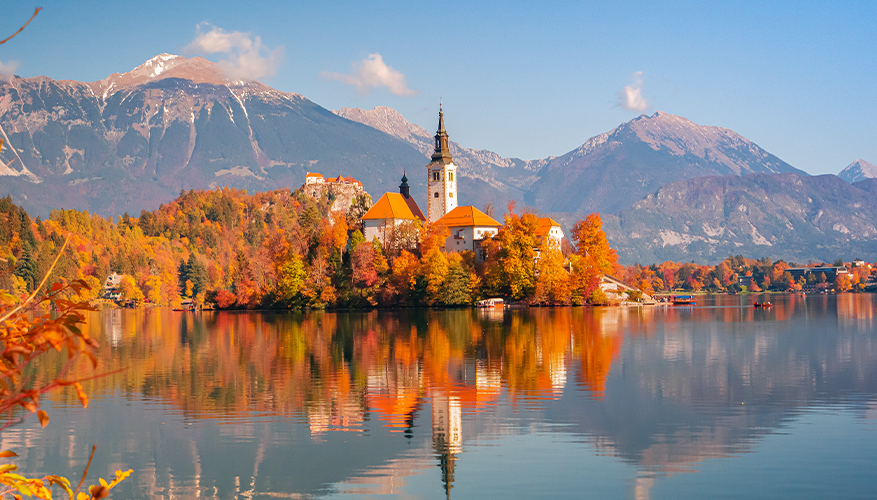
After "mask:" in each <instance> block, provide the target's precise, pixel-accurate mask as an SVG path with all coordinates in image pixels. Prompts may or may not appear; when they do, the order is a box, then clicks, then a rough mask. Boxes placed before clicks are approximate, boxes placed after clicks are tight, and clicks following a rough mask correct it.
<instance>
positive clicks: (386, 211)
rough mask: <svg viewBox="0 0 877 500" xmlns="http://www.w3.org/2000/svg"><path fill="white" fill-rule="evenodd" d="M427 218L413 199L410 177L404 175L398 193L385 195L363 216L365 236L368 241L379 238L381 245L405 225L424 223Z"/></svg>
mask: <svg viewBox="0 0 877 500" xmlns="http://www.w3.org/2000/svg"><path fill="white" fill-rule="evenodd" d="M425 221H426V218H425V217H424V216H423V212H421V211H420V207H418V206H417V203H416V202H415V201H414V198H412V197H411V193H410V187H409V186H408V177H406V176H405V175H404V174H403V175H402V184H400V185H399V192H398V193H384V195H383V196H381V198H380V199H379V200H378V201H377V203H375V204H374V205H372V207H371V208H370V209H369V210H368V212H366V213H365V215H363V216H362V223H363V236H365V239H366V240H367V241H372V240H373V239H375V238H377V239H378V241H380V242H381V244H384V245H386V244H387V242H388V241H389V240H390V239H392V238H393V237H394V236H396V232H397V231H398V230H399V229H400V227H401V226H403V225H404V224H417V223H423V222H425Z"/></svg>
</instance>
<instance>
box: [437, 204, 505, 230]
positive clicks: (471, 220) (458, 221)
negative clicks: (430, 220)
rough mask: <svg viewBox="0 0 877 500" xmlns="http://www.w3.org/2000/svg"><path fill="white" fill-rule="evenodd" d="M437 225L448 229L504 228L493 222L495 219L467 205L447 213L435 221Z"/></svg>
mask: <svg viewBox="0 0 877 500" xmlns="http://www.w3.org/2000/svg"><path fill="white" fill-rule="evenodd" d="M435 223H436V224H441V225H442V226H447V227H461V226H473V227H474V226H479V227H483V226H491V227H499V226H502V224H500V223H499V222H496V221H495V220H493V218H491V217H490V216H489V215H487V214H486V213H484V212H482V211H481V210H478V209H477V208H475V207H473V206H471V205H467V206H465V207H457V208H455V209H453V210H451V211H450V212H448V213H446V214H445V215H444V216H443V217H442V218H441V219H439V220H437V221H435Z"/></svg>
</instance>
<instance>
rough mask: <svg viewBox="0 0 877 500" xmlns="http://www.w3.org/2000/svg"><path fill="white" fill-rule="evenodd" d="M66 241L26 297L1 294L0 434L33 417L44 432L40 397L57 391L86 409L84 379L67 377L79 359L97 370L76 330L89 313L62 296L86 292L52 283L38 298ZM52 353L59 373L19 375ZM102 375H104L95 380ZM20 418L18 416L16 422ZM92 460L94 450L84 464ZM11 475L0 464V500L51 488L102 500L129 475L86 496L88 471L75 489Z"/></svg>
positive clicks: (44, 493) (58, 481)
mask: <svg viewBox="0 0 877 500" xmlns="http://www.w3.org/2000/svg"><path fill="white" fill-rule="evenodd" d="M68 241H69V238H68V240H67V241H65V242H64V245H63V246H62V247H61V249H60V251H59V252H58V256H57V257H56V258H55V261H54V262H53V263H52V266H51V267H50V268H49V271H48V272H47V273H46V275H45V277H44V278H43V280H42V281H41V282H40V284H39V286H38V287H37V288H36V289H35V290H34V291H33V293H31V294H30V295H29V296H27V297H24V298H22V297H16V296H14V295H11V294H9V293H7V292H6V291H5V290H0V349H2V351H0V416H2V417H0V418H2V419H3V421H2V423H0V430H2V429H5V428H6V427H8V426H9V425H12V424H15V423H19V422H22V421H23V420H24V419H25V418H26V417H27V416H28V415H33V414H34V413H36V414H37V418H38V419H39V421H40V424H41V425H42V426H43V427H45V426H46V425H48V423H49V415H48V413H46V412H45V411H44V410H42V409H41V408H40V398H41V397H42V395H43V394H45V393H47V392H49V391H52V390H55V389H58V388H61V387H67V386H72V387H73V388H74V390H75V391H76V395H77V397H78V398H79V401H80V403H81V404H82V406H83V407H87V406H88V395H87V394H86V393H85V391H84V390H83V388H82V385H81V384H80V382H82V381H83V380H85V379H84V378H83V379H73V380H70V379H67V378H66V375H67V373H68V372H69V369H70V368H71V367H72V366H74V365H75V363H76V361H77V359H79V357H80V356H85V357H86V358H88V359H89V360H90V362H91V364H92V368H96V367H97V358H96V357H95V356H94V353H93V352H92V351H93V349H95V348H97V347H98V342H97V341H96V340H95V339H93V338H91V337H90V336H89V335H88V333H87V332H86V331H83V330H82V329H81V328H80V326H81V325H83V324H85V315H84V312H85V311H89V310H92V308H91V307H89V305H88V304H87V303H85V302H73V301H71V300H68V299H67V298H66V297H69V296H78V295H80V294H81V292H82V291H83V290H87V289H88V288H89V287H88V285H87V284H86V283H85V281H83V280H75V281H72V282H70V283H55V284H53V285H52V286H50V287H49V288H48V290H46V291H45V292H43V294H42V295H40V291H41V290H43V287H44V286H45V284H46V281H47V280H48V276H49V275H50V274H51V272H52V271H53V270H54V268H55V265H56V264H57V263H58V259H59V258H60V256H61V255H62V254H63V252H64V249H65V248H66V247H67V243H68ZM51 351H57V352H61V351H64V352H65V353H66V356H67V361H66V362H65V363H64V365H63V366H62V368H61V369H60V370H59V372H58V373H56V374H53V375H52V376H51V379H50V380H47V381H37V380H34V379H33V378H32V377H26V376H25V375H24V370H25V368H26V367H27V366H28V365H30V364H31V362H32V361H34V360H35V359H37V358H39V357H40V356H42V355H44V354H47V353H49V352H51ZM103 375H106V374H100V375H96V376H103ZM88 378H94V377H88ZM22 413H23V416H22V417H20V418H17V417H16V415H19V414H22ZM16 456H17V455H16V454H15V453H14V452H13V451H10V450H6V451H2V452H0V458H6V459H8V458H13V457H16ZM93 457H94V447H93V448H92V455H91V458H89V461H88V463H89V465H90V464H91V459H92V458H93ZM16 470H17V467H16V465H15V464H11V463H7V464H0V485H2V486H4V487H5V489H0V498H21V495H27V496H34V497H36V498H41V499H51V498H52V491H51V489H50V488H52V487H53V486H58V487H60V488H61V489H63V490H64V492H65V493H67V496H68V497H69V498H75V499H76V500H88V499H92V498H93V499H99V498H106V497H107V496H109V492H110V490H111V489H112V488H113V487H114V486H115V485H116V484H118V483H119V481H122V480H123V479H125V477H127V476H128V475H129V474H130V473H131V471H130V470H129V471H127V472H123V471H116V478H115V479H114V480H113V481H112V482H110V483H107V482H106V481H104V480H103V479H100V484H99V485H94V486H91V487H89V489H88V493H87V494H86V493H84V492H81V491H79V490H80V489H81V487H82V483H83V482H84V480H85V475H86V474H87V472H88V466H86V469H85V472H84V473H83V476H82V481H80V483H79V486H77V488H76V489H75V490H74V489H72V488H71V486H70V481H69V480H67V479H66V478H64V477H61V476H57V475H48V476H45V477H43V478H28V477H25V476H22V475H20V474H17V473H16V472H15V471H16Z"/></svg>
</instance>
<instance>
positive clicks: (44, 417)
mask: <svg viewBox="0 0 877 500" xmlns="http://www.w3.org/2000/svg"><path fill="white" fill-rule="evenodd" d="M37 417H39V419H40V424H41V425H42V426H43V427H45V426H47V425H49V414H48V413H46V412H45V411H43V410H40V411H38V412H37Z"/></svg>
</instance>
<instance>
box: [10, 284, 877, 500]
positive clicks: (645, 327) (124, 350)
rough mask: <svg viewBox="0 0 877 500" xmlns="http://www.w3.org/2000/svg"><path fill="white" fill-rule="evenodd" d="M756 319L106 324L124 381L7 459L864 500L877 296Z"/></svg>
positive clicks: (797, 299)
mask: <svg viewBox="0 0 877 500" xmlns="http://www.w3.org/2000/svg"><path fill="white" fill-rule="evenodd" d="M761 299H763V297H757V296H707V297H699V298H698V304H697V305H696V306H694V307H678V306H677V307H672V306H670V307H667V306H650V307H645V308H580V307H579V308H556V309H548V308H543V309H506V310H505V311H502V310H499V311H495V310H490V311H485V310H472V309H458V310H378V311H369V312H309V313H275V312H264V313H263V312H201V313H180V312H173V311H171V310H169V309H147V310H106V311H102V312H99V313H93V314H91V315H90V316H89V319H88V321H89V323H88V326H87V328H88V330H89V332H90V334H91V335H93V336H95V337H97V338H99V339H100V341H101V345H102V347H101V348H100V349H99V352H98V357H99V360H100V365H99V371H104V372H113V371H116V370H119V369H123V371H121V372H117V373H112V374H110V375H108V376H106V377H103V378H98V379H96V380H93V381H89V382H87V383H86V384H84V385H85V388H86V391H87V392H88V393H89V395H90V397H91V405H90V407H89V408H88V409H82V408H81V407H79V405H78V401H77V400H76V398H75V394H73V391H70V392H69V393H67V392H58V393H55V394H53V395H52V396H51V397H50V399H51V401H47V402H46V403H45V408H46V409H47V410H48V411H49V415H50V417H51V422H50V424H49V426H48V427H46V428H45V429H42V428H40V426H39V423H38V422H37V419H36V418H35V417H30V418H29V419H28V420H27V421H26V422H25V423H24V424H19V425H16V426H13V427H10V428H7V429H6V430H4V431H3V433H2V449H12V450H14V451H16V452H17V453H18V454H19V455H20V458H19V459H17V460H16V463H17V464H18V465H19V468H20V470H23V471H27V472H28V473H29V474H42V473H58V474H63V475H66V476H68V477H70V478H71V479H73V478H76V480H78V478H79V476H80V474H81V472H82V470H83V468H84V467H85V464H86V462H87V460H88V454H89V452H90V448H91V445H92V444H96V445H97V446H98V449H97V454H96V455H95V459H94V462H93V464H92V467H91V473H90V475H89V477H90V478H91V479H92V481H96V477H97V475H100V476H102V477H108V476H111V475H112V471H113V470H115V469H128V468H131V469H133V470H134V473H133V474H132V476H131V477H130V478H128V479H127V480H125V481H124V482H123V483H121V484H120V485H119V486H118V487H117V489H116V490H114V493H113V498H117V499H126V498H132V499H134V498H198V497H205V498H223V499H226V498H340V497H345V498H348V497H349V498H373V497H377V496H384V495H388V496H391V497H394V498H447V497H451V498H509V497H515V498H533V497H553V498H634V499H649V498H651V499H658V498H672V499H679V498H745V499H749V498H770V499H774V498H873V497H874V495H875V489H874V488H875V486H877V324H875V312H877V295H870V294H842V295H836V296H834V295H832V296H825V295H821V296H807V297H801V296H770V300H772V301H773V303H774V307H772V308H769V309H756V308H753V307H752V305H751V303H752V302H754V301H755V300H761ZM60 364H61V360H60V359H46V360H43V363H42V366H38V367H36V369H37V370H40V369H53V368H57V367H58V366H60ZM81 373H83V374H86V373H88V372H87V371H83V372H81ZM74 482H76V481H74Z"/></svg>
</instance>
